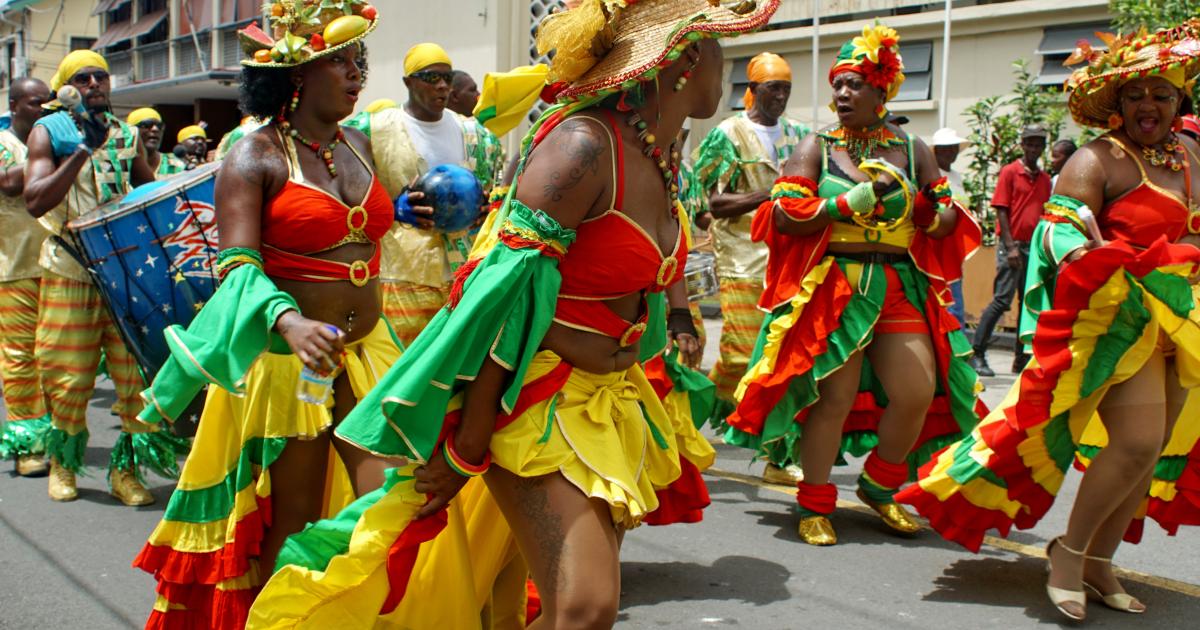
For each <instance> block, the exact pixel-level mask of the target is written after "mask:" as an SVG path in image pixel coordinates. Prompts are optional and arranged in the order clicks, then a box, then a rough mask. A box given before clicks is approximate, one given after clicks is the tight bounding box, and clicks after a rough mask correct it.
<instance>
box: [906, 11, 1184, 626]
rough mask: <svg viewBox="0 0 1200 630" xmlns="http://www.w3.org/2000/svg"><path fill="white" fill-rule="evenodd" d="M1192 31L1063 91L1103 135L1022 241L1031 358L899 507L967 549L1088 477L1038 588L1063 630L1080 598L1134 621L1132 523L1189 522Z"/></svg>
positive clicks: (1078, 77)
mask: <svg viewBox="0 0 1200 630" xmlns="http://www.w3.org/2000/svg"><path fill="white" fill-rule="evenodd" d="M1198 29H1200V21H1196V20H1193V21H1192V22H1190V23H1188V24H1186V25H1184V26H1182V27H1180V28H1176V29H1171V30H1166V31H1160V32H1158V33H1154V34H1152V35H1147V34H1145V33H1142V34H1138V35H1129V36H1125V37H1122V38H1115V37H1113V38H1109V39H1108V40H1106V41H1109V50H1108V51H1107V52H1102V51H1092V50H1091V49H1090V48H1086V47H1084V48H1082V49H1081V50H1078V51H1076V55H1075V56H1074V57H1075V58H1074V59H1072V60H1069V61H1071V62H1072V63H1074V62H1076V61H1087V62H1089V63H1088V64H1087V65H1085V66H1083V67H1082V68H1080V69H1079V70H1076V71H1075V72H1074V73H1073V74H1072V75H1071V78H1070V79H1069V81H1068V83H1067V87H1068V88H1069V89H1070V91H1071V95H1070V99H1069V106H1070V109H1071V114H1072V116H1073V118H1074V119H1075V121H1076V122H1077V123H1079V124H1081V125H1086V126H1090V127H1096V128H1101V129H1108V132H1107V133H1106V134H1104V135H1103V136H1101V137H1100V138H1099V139H1097V140H1094V141H1092V142H1090V143H1088V144H1087V145H1085V146H1083V147H1082V148H1081V149H1080V150H1079V151H1078V152H1077V153H1075V155H1074V156H1072V157H1071V160H1070V161H1069V162H1068V163H1067V165H1066V167H1065V168H1064V169H1063V172H1062V174H1061V175H1060V176H1059V179H1058V183H1057V185H1056V187H1055V190H1054V193H1055V194H1054V196H1053V197H1051V199H1050V202H1049V203H1048V204H1047V205H1046V211H1045V215H1044V216H1043V218H1042V221H1041V223H1040V224H1039V225H1038V228H1037V231H1036V232H1035V233H1034V236H1033V241H1032V242H1033V248H1032V251H1031V255H1030V256H1031V257H1030V269H1029V273H1028V277H1027V283H1026V297H1025V307H1026V309H1025V312H1024V313H1022V318H1021V335H1022V340H1023V341H1024V342H1025V343H1027V344H1029V345H1031V347H1032V349H1033V357H1034V358H1033V361H1032V362H1031V363H1030V365H1029V367H1027V368H1026V369H1025V372H1024V373H1023V374H1022V375H1021V378H1020V380H1019V381H1018V382H1017V383H1016V384H1015V385H1014V386H1013V389H1012V391H1010V392H1009V394H1008V397H1007V398H1006V399H1005V400H1004V402H1003V403H1002V404H1001V405H1000V406H999V407H998V408H997V409H995V410H994V411H993V412H992V413H991V414H990V415H988V416H987V418H986V419H984V421H983V422H982V423H981V424H980V425H979V426H978V427H977V428H976V429H975V430H974V431H973V432H972V433H971V434H970V435H968V436H967V437H965V438H964V439H963V440H962V441H960V442H958V443H956V444H952V445H950V446H949V447H947V448H946V449H945V450H944V451H942V452H941V453H939V454H938V456H937V457H936V458H935V459H934V460H933V461H932V462H930V463H929V464H928V465H927V466H926V467H925V468H923V469H922V470H921V475H920V481H919V483H917V484H915V485H913V486H911V487H909V488H908V489H906V490H905V491H904V492H903V493H902V494H901V495H900V496H899V497H897V498H898V499H899V500H901V501H904V502H906V503H910V504H912V505H914V506H915V507H916V508H917V509H918V510H919V511H920V512H921V513H922V514H923V515H925V516H927V517H928V518H929V521H930V524H931V525H932V526H933V527H934V528H935V529H937V530H938V532H940V533H941V534H942V535H943V536H945V537H946V538H948V539H950V540H954V541H956V542H958V543H961V544H962V545H964V546H965V547H967V548H968V549H971V550H978V549H979V546H980V544H981V542H982V540H983V537H984V534H985V532H987V530H989V529H995V530H997V531H999V532H1000V534H1001V535H1007V534H1008V532H1009V531H1010V529H1011V528H1012V526H1013V525H1016V526H1017V527H1018V528H1022V529H1027V528H1030V527H1033V526H1034V524H1036V523H1037V522H1038V521H1039V520H1040V519H1041V518H1042V516H1044V515H1045V514H1046V512H1047V511H1048V510H1049V509H1050V506H1051V505H1052V504H1053V502H1054V499H1055V495H1056V494H1057V493H1058V491H1059V488H1060V487H1061V486H1062V483H1063V480H1064V477H1065V476H1066V473H1067V470H1068V469H1069V468H1070V466H1071V465H1072V463H1073V462H1077V463H1078V464H1079V465H1080V466H1081V467H1084V468H1085V469H1086V470H1085V472H1084V475H1083V479H1082V481H1081V482H1080V485H1079V492H1078V495H1077V496H1076V499H1075V504H1074V505H1073V506H1072V508H1071V515H1070V518H1069V520H1068V522H1067V531H1066V533H1065V534H1063V535H1062V536H1060V537H1058V538H1055V539H1054V540H1052V541H1051V542H1050V545H1049V546H1048V547H1047V550H1046V552H1047V555H1048V557H1049V559H1050V562H1051V568H1050V578H1049V581H1048V584H1047V591H1048V594H1049V596H1050V599H1051V601H1052V602H1053V603H1054V605H1055V606H1056V607H1057V608H1058V609H1059V610H1060V611H1061V612H1062V613H1063V614H1064V615H1065V616H1067V617H1069V618H1071V619H1075V620H1078V619H1083V618H1084V616H1085V615H1086V610H1085V605H1086V604H1085V601H1086V600H1085V592H1084V589H1085V588H1086V590H1087V591H1088V592H1089V593H1091V594H1092V595H1094V596H1096V597H1097V598H1098V599H1100V600H1101V601H1102V602H1103V603H1104V604H1105V605H1106V606H1109V607H1110V608H1114V609H1117V610H1121V611H1124V612H1131V613H1140V612H1143V611H1144V610H1145V609H1146V607H1145V606H1144V605H1143V604H1142V603H1141V602H1139V601H1137V600H1136V599H1134V598H1133V597H1131V596H1129V595H1128V594H1126V593H1125V590H1124V589H1123V588H1122V587H1121V585H1120V583H1119V582H1118V581H1117V579H1116V576H1115V574H1114V573H1113V568H1112V558H1113V554H1114V553H1115V552H1116V550H1117V547H1118V546H1119V545H1120V543H1121V540H1122V538H1124V539H1125V540H1128V541H1131V542H1137V541H1138V540H1139V539H1140V537H1141V532H1142V522H1143V519H1144V518H1145V517H1150V518H1152V519H1154V520H1155V521H1157V522H1158V523H1159V524H1160V525H1161V526H1162V527H1163V528H1164V529H1166V530H1167V532H1168V533H1174V532H1175V531H1176V530H1177V529H1178V528H1179V526H1181V525H1200V396H1198V395H1197V394H1196V391H1197V390H1196V389H1195V388H1196V387H1197V386H1200V309H1198V308H1197V305H1196V296H1197V295H1198V293H1197V290H1196V281H1197V277H1198V275H1197V274H1198V272H1200V249H1197V245H1198V244H1200V209H1198V208H1197V204H1196V201H1197V196H1196V191H1200V159H1198V158H1200V156H1198V154H1200V146H1198V145H1197V144H1196V142H1195V141H1193V140H1191V139H1188V138H1184V137H1183V136H1180V135H1177V134H1176V131H1175V129H1176V127H1177V126H1178V125H1179V121H1180V116H1179V115H1180V113H1181V112H1182V107H1183V103H1184V102H1185V101H1186V100H1187V95H1188V94H1190V93H1191V85H1192V81H1193V78H1194V77H1195V76H1196V74H1197V72H1200V39H1198V38H1197V34H1198Z"/></svg>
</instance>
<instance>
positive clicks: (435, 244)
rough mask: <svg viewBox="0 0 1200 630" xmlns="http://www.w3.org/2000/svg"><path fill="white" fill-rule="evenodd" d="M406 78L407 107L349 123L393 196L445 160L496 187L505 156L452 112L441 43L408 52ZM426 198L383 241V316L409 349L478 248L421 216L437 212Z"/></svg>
mask: <svg viewBox="0 0 1200 630" xmlns="http://www.w3.org/2000/svg"><path fill="white" fill-rule="evenodd" d="M404 75H405V76H404V85H405V86H406V87H408V100H407V101H405V103H404V105H403V106H401V107H385V108H383V109H380V110H378V111H376V112H373V113H372V112H362V113H361V114H358V115H356V116H354V117H353V118H351V119H350V120H348V121H347V122H346V123H345V124H346V125H347V126H349V127H354V128H355V129H358V130H359V131H362V132H363V133H365V134H367V136H369V137H370V138H371V151H372V153H373V154H374V158H375V170H376V173H377V175H378V176H379V181H380V183H382V184H383V186H384V188H386V189H387V191H388V195H389V196H391V197H392V198H395V197H397V196H399V195H401V194H404V191H405V188H406V187H407V186H409V185H410V184H412V183H413V181H415V180H416V179H417V178H418V177H419V176H420V175H422V174H423V173H425V172H426V171H428V170H429V169H431V168H433V167H435V166H439V165H441V164H457V165H459V166H462V167H464V168H466V169H467V170H469V171H471V172H472V173H474V174H475V177H476V178H477V179H478V180H479V185H480V186H481V187H482V188H483V191H484V193H487V192H488V191H490V190H491V188H492V186H494V185H495V184H496V183H497V181H498V180H499V178H500V176H501V174H502V173H503V171H504V153H503V151H502V150H501V147H500V141H499V140H497V139H496V136H494V135H493V134H492V132H490V131H488V130H487V129H485V128H484V127H483V125H481V124H479V122H478V121H476V120H475V119H474V118H464V117H462V116H459V115H458V114H456V113H454V112H453V111H450V110H449V109H447V107H446V105H447V103H448V102H449V96H450V87H451V82H452V81H453V70H452V69H451V65H450V57H449V56H448V55H447V54H446V51H445V50H443V49H442V48H441V47H440V46H438V45H437V44H429V43H426V44H417V45H416V46H413V47H412V48H411V49H409V51H408V53H407V54H406V55H405V56H404ZM420 195H421V193H411V194H409V197H408V200H409V203H410V205H412V206H413V210H414V214H417V215H418V219H417V225H416V226H413V225H408V224H397V225H394V226H393V227H392V230H391V231H390V232H388V234H387V236H385V237H384V239H383V243H382V245H381V247H382V249H383V251H382V259H381V261H380V280H382V283H381V284H382V288H383V314H384V316H385V317H387V318H388V321H389V322H391V324H392V328H393V329H394V330H395V331H396V336H397V337H399V338H400V341H401V342H402V343H403V344H404V345H406V346H407V345H408V344H410V343H412V341H413V340H414V339H416V338H417V335H418V334H419V333H420V332H421V329H422V328H424V327H425V325H426V324H428V323H429V320H431V319H433V316H434V315H436V314H437V312H438V310H439V309H440V308H441V307H442V305H443V304H445V303H446V296H447V294H448V292H449V289H450V279H451V274H452V273H453V272H454V270H455V269H457V268H458V266H459V265H461V264H462V263H463V262H465V261H466V256H467V252H468V251H469V249H470V245H471V242H470V240H469V234H468V232H467V231H463V232H459V233H454V234H444V233H442V232H439V231H436V230H433V229H431V228H432V226H433V221H432V220H429V219H425V218H421V217H422V216H425V217H428V216H431V215H432V213H433V210H432V209H431V208H429V207H427V206H426V202H425V201H424V200H423V199H421V196H420Z"/></svg>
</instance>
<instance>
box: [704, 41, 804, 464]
mask: <svg viewBox="0 0 1200 630" xmlns="http://www.w3.org/2000/svg"><path fill="white" fill-rule="evenodd" d="M746 74H747V77H748V78H749V79H750V87H748V88H747V89H746V95H745V99H744V100H745V105H746V111H744V112H739V113H737V114H734V115H733V116H731V117H729V118H727V119H725V120H724V121H722V122H721V124H720V125H717V126H716V127H715V128H714V129H713V130H712V131H710V132H708V135H707V136H705V137H704V140H703V141H702V142H701V143H700V147H699V148H698V149H697V150H696V154H695V162H696V164H695V169H696V175H697V176H698V178H699V180H700V182H701V185H702V186H703V187H704V189H705V190H707V191H708V195H709V204H710V209H709V212H710V216H711V218H709V217H700V218H698V219H697V220H696V223H697V224H698V225H700V227H707V228H708V229H709V232H710V233H711V234H712V239H713V250H714V252H715V253H716V255H717V280H718V284H719V287H720V297H721V319H722V322H721V341H720V349H721V354H720V358H719V359H718V360H717V364H716V365H714V366H713V369H712V373H711V374H709V378H711V379H712V381H713V383H716V385H717V410H716V415H717V418H715V419H716V420H722V421H723V420H724V419H725V416H726V415H728V414H729V412H730V411H732V410H733V406H734V392H735V390H736V389H737V385H738V381H740V380H741V378H742V376H743V375H744V374H745V373H746V368H747V366H748V365H749V363H750V354H751V351H752V350H753V349H754V341H755V339H757V338H758V332H759V327H760V326H761V325H762V320H763V313H762V311H760V310H758V299H759V297H761V296H762V292H763V278H764V276H765V275H766V272H767V246H766V245H765V244H763V243H755V242H752V241H751V240H750V223H751V221H752V220H753V218H754V211H755V209H756V208H758V205H759V204H760V203H762V202H764V201H766V200H767V199H769V198H770V192H771V184H772V182H774V181H775V178H776V177H779V173H780V168H781V165H782V164H783V163H784V162H787V159H788V157H789V156H791V154H792V150H793V149H794V148H795V147H796V145H797V143H799V142H800V139H801V138H803V137H804V136H806V135H808V133H809V129H808V128H807V127H805V126H804V125H802V124H800V123H799V122H797V121H795V120H792V119H791V118H788V117H787V116H786V115H785V114H784V112H785V111H786V110H787V103H788V98H789V97H790V96H791V93H792V69H791V67H789V66H788V63H787V61H785V60H784V59H783V57H780V56H779V55H776V54H773V53H769V52H764V53H760V54H759V55H757V56H755V57H754V58H753V59H751V60H750V63H749V64H748V65H747V66H746ZM709 222H711V224H712V225H711V226H709V225H708V223H709ZM783 450H786V449H783ZM800 477H801V473H800V468H799V466H797V462H796V458H795V457H794V456H793V454H792V453H788V452H782V451H781V452H777V453H772V457H771V461H769V462H767V467H766V469H765V471H764V472H763V479H764V480H765V481H767V482H770V483H783V484H789V485H790V484H794V483H796V481H798V480H799V479H800Z"/></svg>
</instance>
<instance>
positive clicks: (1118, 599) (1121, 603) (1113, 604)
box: [1060, 543, 1146, 615]
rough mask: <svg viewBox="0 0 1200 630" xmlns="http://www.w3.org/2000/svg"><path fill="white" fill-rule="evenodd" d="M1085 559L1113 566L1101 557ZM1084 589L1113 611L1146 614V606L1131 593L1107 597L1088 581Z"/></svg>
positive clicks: (1109, 560)
mask: <svg viewBox="0 0 1200 630" xmlns="http://www.w3.org/2000/svg"><path fill="white" fill-rule="evenodd" d="M1060 544H1061V543H1060ZM1064 549H1065V547H1064ZM1083 559H1084V560H1091V561H1093V562H1105V563H1108V564H1112V558H1101V557H1100V556H1086V555H1085V556H1084V557H1083ZM1083 588H1085V589H1087V590H1088V592H1089V593H1091V594H1092V595H1095V596H1096V598H1097V599H1099V600H1100V601H1102V602H1104V605H1105V606H1108V607H1109V608H1111V609H1113V610H1119V611H1121V612H1127V613H1131V614H1134V615H1140V614H1142V613H1144V612H1146V605H1145V604H1142V602H1141V601H1140V600H1138V598H1136V597H1134V596H1133V595H1130V594H1129V593H1124V592H1122V593H1110V594H1108V595H1105V594H1104V593H1101V592H1100V589H1099V588H1097V587H1096V586H1094V585H1092V584H1089V583H1088V581H1087V580H1084V581H1083ZM1134 604H1141V606H1142V607H1141V608H1134V607H1133V605H1134Z"/></svg>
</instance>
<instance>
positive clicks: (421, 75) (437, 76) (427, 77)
mask: <svg viewBox="0 0 1200 630" xmlns="http://www.w3.org/2000/svg"><path fill="white" fill-rule="evenodd" d="M408 76H410V77H413V78H414V79H420V80H422V81H424V82H426V83H428V84H429V85H437V84H438V81H445V82H446V83H447V84H449V83H450V80H451V79H453V78H454V73H452V72H438V71H436V70H419V71H417V72H414V73H412V74H410V75H408Z"/></svg>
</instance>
